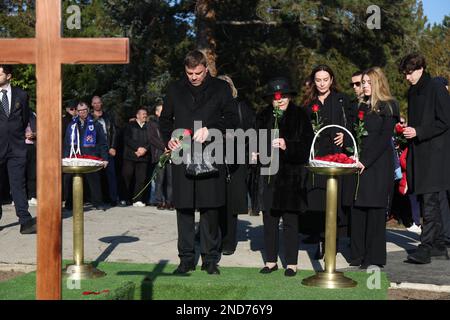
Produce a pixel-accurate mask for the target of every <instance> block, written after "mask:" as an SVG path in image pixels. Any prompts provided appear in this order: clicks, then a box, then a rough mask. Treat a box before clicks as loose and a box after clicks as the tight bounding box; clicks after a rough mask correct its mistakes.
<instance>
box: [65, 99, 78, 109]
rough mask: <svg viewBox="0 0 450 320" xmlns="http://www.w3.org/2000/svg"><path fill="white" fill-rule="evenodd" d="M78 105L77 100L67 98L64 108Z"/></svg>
mask: <svg viewBox="0 0 450 320" xmlns="http://www.w3.org/2000/svg"><path fill="white" fill-rule="evenodd" d="M77 106H78V101H77V100H69V101H67V103H66V108H76V107H77Z"/></svg>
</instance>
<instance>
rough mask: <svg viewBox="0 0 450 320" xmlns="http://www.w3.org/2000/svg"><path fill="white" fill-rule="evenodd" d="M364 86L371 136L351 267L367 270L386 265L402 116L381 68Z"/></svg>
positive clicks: (363, 150) (364, 148)
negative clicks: (388, 219)
mask: <svg viewBox="0 0 450 320" xmlns="http://www.w3.org/2000/svg"><path fill="white" fill-rule="evenodd" d="M362 83H363V89H364V94H365V96H366V103H362V104H360V106H359V115H358V117H359V119H363V120H362V121H363V122H364V128H365V130H367V132H368V135H366V136H362V141H361V146H360V148H359V162H358V167H359V168H360V171H359V173H360V175H359V186H358V187H357V189H356V194H355V201H354V204H353V208H352V219H351V256H352V261H351V263H350V265H352V266H361V268H367V267H368V266H369V265H378V266H380V267H381V266H383V265H385V264H386V212H387V209H388V207H389V203H390V198H391V197H392V193H393V187H394V148H393V146H392V136H393V133H394V126H395V124H396V123H397V122H398V121H399V118H400V115H399V108H398V105H397V103H396V102H395V101H394V100H393V98H392V95H391V93H390V90H389V85H388V83H387V79H386V77H385V76H384V74H383V72H382V71H381V69H380V68H371V69H369V70H367V71H365V72H364V73H363V76H362ZM358 121H361V120H358Z"/></svg>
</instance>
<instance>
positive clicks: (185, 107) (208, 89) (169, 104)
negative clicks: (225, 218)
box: [159, 75, 238, 209]
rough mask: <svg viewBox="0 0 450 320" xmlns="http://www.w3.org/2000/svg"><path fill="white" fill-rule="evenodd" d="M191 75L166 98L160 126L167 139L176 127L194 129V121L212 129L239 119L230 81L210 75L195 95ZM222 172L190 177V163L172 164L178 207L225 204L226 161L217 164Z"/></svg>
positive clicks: (229, 125) (230, 125) (174, 193)
mask: <svg viewBox="0 0 450 320" xmlns="http://www.w3.org/2000/svg"><path fill="white" fill-rule="evenodd" d="M190 86H191V84H190V83H189V81H188V79H187V77H183V79H181V80H179V81H177V82H175V83H173V84H171V85H170V86H169V88H168V92H167V95H166V98H165V100H164V108H163V111H162V113H161V117H160V119H159V121H160V127H161V133H162V134H163V137H164V139H165V143H166V144H167V142H168V141H169V140H170V138H171V135H172V132H173V131H174V130H175V129H190V130H194V121H202V127H207V128H208V129H212V128H215V129H219V130H222V131H224V130H225V129H234V128H235V127H236V125H237V122H238V120H237V119H238V115H237V111H236V107H235V105H234V103H233V97H232V95H231V90H230V87H229V85H228V84H227V83H226V82H225V81H223V80H219V79H216V78H212V77H211V76H209V75H207V77H206V78H205V80H204V82H203V83H202V85H201V87H200V88H196V89H197V90H198V94H197V95H196V96H194V94H193V93H192V88H190ZM216 167H218V169H219V173H218V174H217V175H216V176H213V177H208V178H190V177H187V176H186V174H185V170H186V165H185V164H180V165H172V168H173V171H172V176H173V180H172V181H173V184H172V185H173V203H174V206H175V207H176V208H177V209H192V208H218V207H221V206H224V205H225V175H226V169H225V167H224V165H216Z"/></svg>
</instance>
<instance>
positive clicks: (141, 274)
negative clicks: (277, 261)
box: [0, 262, 389, 300]
mask: <svg viewBox="0 0 450 320" xmlns="http://www.w3.org/2000/svg"><path fill="white" fill-rule="evenodd" d="M98 268H99V269H100V270H102V271H104V272H106V273H107V276H106V277H103V278H99V279H95V280H85V281H82V282H81V288H80V289H70V287H72V288H73V287H74V283H73V282H67V281H66V280H65V279H64V280H63V283H62V284H63V285H62V288H63V299H66V300H96V299H130V298H131V297H132V295H134V299H136V300H141V299H144V300H148V299H153V300H385V299H386V298H387V289H388V287H389V281H388V279H387V277H386V275H385V274H384V273H381V288H380V289H372V290H370V289H368V288H367V285H366V283H367V278H368V277H369V276H371V274H367V273H365V272H346V273H345V275H346V276H348V277H350V278H352V279H353V280H356V281H357V282H358V286H357V287H356V288H350V289H320V288H313V287H306V286H304V285H302V284H301V281H302V280H303V279H304V278H306V277H308V276H311V275H313V274H314V272H313V271H300V272H298V273H297V276H296V277H292V278H291V277H285V276H284V274H283V270H279V271H276V272H274V273H272V274H266V275H264V274H260V273H258V269H257V268H237V267H221V268H220V271H221V275H208V274H207V273H206V272H205V271H200V267H199V266H198V267H197V270H196V271H195V272H191V273H189V274H187V275H185V276H175V275H172V271H173V270H174V269H175V266H174V265H167V264H165V263H160V264H130V263H112V262H106V263H105V262H104V263H100V264H99V266H98ZM35 278H36V275H35V273H29V274H26V275H23V276H20V277H17V278H14V279H11V280H9V281H5V282H1V283H0V299H2V300H6V299H13V300H30V299H35ZM133 284H134V286H133ZM133 289H134V290H133ZM103 290H109V293H102V294H99V295H87V296H84V295H83V294H82V293H83V292H84V291H95V292H100V291H103Z"/></svg>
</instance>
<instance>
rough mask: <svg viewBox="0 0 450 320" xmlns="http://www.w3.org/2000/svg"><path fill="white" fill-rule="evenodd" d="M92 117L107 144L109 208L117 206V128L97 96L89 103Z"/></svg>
mask: <svg viewBox="0 0 450 320" xmlns="http://www.w3.org/2000/svg"><path fill="white" fill-rule="evenodd" d="M91 106H92V109H93V110H92V116H93V117H94V119H95V120H96V121H97V123H98V124H100V125H101V127H102V128H103V132H104V133H105V136H106V142H107V144H108V159H107V160H108V166H107V167H106V169H105V171H106V178H107V180H108V191H109V199H110V201H111V206H112V207H115V206H116V205H117V200H118V197H117V175H116V162H115V159H116V155H117V136H118V135H117V126H116V122H115V119H114V117H113V115H112V114H111V113H109V112H106V111H105V110H103V102H102V99H101V98H100V97H99V96H94V97H93V98H92V101H91Z"/></svg>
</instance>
